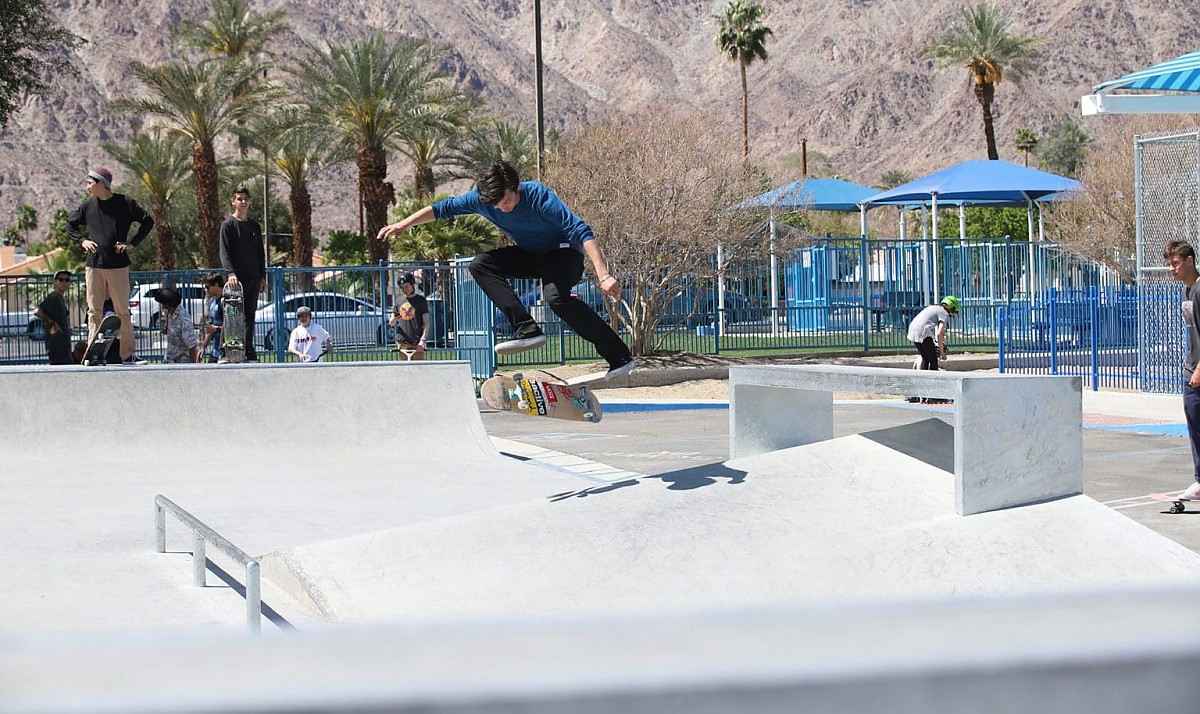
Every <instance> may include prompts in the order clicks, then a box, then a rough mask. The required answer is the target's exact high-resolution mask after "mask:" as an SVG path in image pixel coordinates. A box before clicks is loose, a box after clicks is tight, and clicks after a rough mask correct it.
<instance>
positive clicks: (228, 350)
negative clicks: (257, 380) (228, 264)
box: [221, 283, 246, 362]
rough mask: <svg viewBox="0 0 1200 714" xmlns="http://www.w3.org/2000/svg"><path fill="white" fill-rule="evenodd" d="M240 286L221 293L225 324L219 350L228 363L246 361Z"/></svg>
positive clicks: (226, 288) (243, 315)
mask: <svg viewBox="0 0 1200 714" xmlns="http://www.w3.org/2000/svg"><path fill="white" fill-rule="evenodd" d="M244 304H245V303H244V302H243V301H242V285H241V283H238V284H237V285H236V286H234V287H232V288H231V287H229V286H226V287H225V290H224V292H222V293H221V309H222V310H224V312H225V324H224V325H223V326H222V330H221V349H222V350H224V352H225V359H227V360H229V361H230V362H245V361H246V313H245V312H244V311H243V305H244Z"/></svg>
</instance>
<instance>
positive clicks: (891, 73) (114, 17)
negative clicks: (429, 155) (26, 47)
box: [0, 0, 1200, 235]
mask: <svg viewBox="0 0 1200 714" xmlns="http://www.w3.org/2000/svg"><path fill="white" fill-rule="evenodd" d="M963 1H964V0H823V1H822V2H816V1H814V0H790V1H788V2H782V1H780V0H762V3H763V5H764V6H765V8H766V16H765V22H766V24H767V25H768V26H770V27H771V28H772V29H773V31H774V37H773V38H772V39H771V41H770V42H769V44H768V50H769V52H770V59H769V60H768V61H767V62H765V63H760V64H756V65H754V66H752V67H751V68H750V71H749V84H750V92H751V99H750V102H751V103H750V107H751V127H750V132H751V151H752V154H753V159H754V161H755V162H757V163H761V164H763V165H764V166H766V167H767V168H768V170H769V171H770V172H771V175H772V179H773V180H774V181H775V182H776V183H782V182H784V181H787V180H791V179H794V178H796V177H797V176H798V173H799V168H798V162H796V161H794V157H795V153H796V152H797V151H798V148H799V142H800V140H801V139H802V138H806V139H807V140H808V146H809V147H810V150H812V151H816V152H820V153H821V154H823V155H824V156H825V157H827V159H828V164H829V166H831V167H832V170H834V171H837V172H838V173H840V174H841V175H842V176H843V177H845V178H847V179H850V180H854V181H858V182H860V183H865V184H873V183H876V182H877V181H878V180H879V178H880V176H882V175H883V173H885V172H886V171H888V170H892V169H900V170H904V171H907V172H909V173H910V174H912V175H914V176H917V175H921V174H924V173H927V172H929V171H933V170H937V169H939V168H943V167H945V166H947V165H949V164H951V163H953V162H955V161H959V160H963V159H968V158H983V157H984V156H985V147H984V144H983V132H982V129H981V123H980V116H979V108H978V105H977V104H976V103H975V101H974V99H973V97H972V96H971V94H970V92H969V88H968V85H967V81H966V73H965V70H954V69H951V70H947V71H943V72H935V71H934V68H933V66H932V65H931V63H929V62H925V61H922V60H920V59H918V57H917V53H918V50H919V49H920V48H921V47H923V46H925V45H927V44H929V43H930V42H932V41H933V40H935V39H936V38H938V37H939V36H940V35H942V34H943V33H944V31H945V29H946V28H947V26H948V25H949V23H950V22H951V21H952V19H953V18H954V17H956V16H957V13H958V12H959V8H960V7H961V6H962V3H963ZM724 3H725V0H543V2H542V28H543V32H542V34H543V48H544V49H543V52H544V61H545V68H546V69H545V109H546V116H547V122H548V124H549V125H550V126H553V127H558V128H568V127H572V126H577V125H580V124H582V123H586V122H589V121H595V120H597V119H599V118H602V117H603V116H604V115H605V114H606V113H608V112H612V111H624V110H634V109H637V108H639V107H645V106H648V105H651V104H654V103H666V104H672V105H686V106H691V107H695V108H697V109H701V110H706V111H710V112H712V113H713V114H714V115H715V116H717V117H719V118H720V119H719V122H718V123H717V124H715V125H714V130H719V131H731V132H737V131H739V128H738V124H739V122H740V87H739V79H738V72H737V68H736V66H735V65H734V64H733V63H732V62H730V61H728V60H727V59H725V58H724V57H723V56H721V55H719V54H718V53H717V51H716V49H715V48H714V46H713V37H714V36H715V34H716V30H717V22H716V20H714V19H713V18H712V15H713V14H715V13H717V12H719V11H720V9H721V7H722V6H723V5H724ZM49 4H50V5H51V7H52V10H53V11H54V13H55V15H56V16H57V17H58V18H59V19H60V21H61V22H62V24H63V25H64V26H65V27H66V28H67V29H69V30H71V31H72V32H75V33H76V34H79V35H82V36H84V37H85V38H87V39H88V44H87V45H85V46H84V47H82V48H80V49H79V50H77V51H76V53H75V54H76V60H77V66H78V68H79V70H80V72H81V76H80V78H78V79H65V80H62V81H59V82H58V85H57V86H58V89H59V91H58V93H57V95H56V96H54V97H53V98H51V99H49V100H40V99H34V100H31V101H29V103H28V104H27V105H26V106H25V107H24V109H23V110H22V111H21V112H20V113H18V114H17V115H16V116H15V117H14V119H13V120H12V121H11V122H10V124H9V126H8V127H7V129H6V131H4V132H2V133H0V224H3V225H7V224H9V223H11V222H12V215H13V211H14V209H15V207H16V206H17V205H19V204H21V203H31V204H33V205H34V206H35V207H37V208H38V210H39V213H40V214H41V215H42V216H48V215H49V214H50V213H51V212H52V211H53V210H54V209H55V208H57V207H60V206H73V205H74V204H75V202H76V201H77V197H78V196H79V195H80V191H81V189H82V182H83V176H84V173H85V171H86V168H87V167H88V166H90V165H95V164H107V165H110V166H112V165H113V164H115V162H114V161H113V160H112V159H111V158H109V157H108V156H107V155H106V154H105V153H104V152H103V150H101V149H100V148H99V146H98V142H99V141H102V140H109V141H117V142H120V141H123V140H125V139H126V138H127V137H128V135H129V131H130V118H129V117H126V116H120V115H113V114H111V113H110V112H109V111H108V104H109V102H110V101H111V100H113V99H114V98H117V97H122V96H130V95H134V94H136V93H138V92H139V91H140V90H139V87H138V86H137V83H136V82H134V81H133V80H131V79H130V78H129V77H128V76H127V74H126V73H125V67H126V65H127V63H128V61H129V60H131V59H139V60H142V61H146V62H158V61H163V60H167V59H172V58H175V57H177V56H178V54H179V52H178V50H177V48H176V47H174V46H173V43H172V39H171V34H170V27H171V26H172V25H173V24H174V23H175V22H177V21H178V20H179V19H180V18H183V17H190V18H201V17H203V16H204V14H205V12H206V9H207V3H206V2H204V0H58V1H57V2H55V1H53V0H52V1H51V2H50V3H49ZM253 4H254V5H255V6H256V7H257V8H258V9H260V10H261V9H267V8H274V7H280V6H281V7H284V8H286V10H287V13H288V21H289V23H290V26H291V30H290V33H289V34H288V36H286V37H283V38H281V39H280V40H279V41H278V42H277V43H276V46H275V47H273V48H272V50H273V51H274V52H275V53H276V54H277V55H278V56H279V58H280V59H281V61H284V62H286V61H287V60H288V58H289V57H290V56H294V55H295V54H296V53H299V52H303V51H304V46H303V44H304V41H307V42H313V43H320V42H321V41H323V40H324V39H344V38H349V37H354V36H360V35H362V34H364V33H368V32H374V31H383V32H385V33H389V34H391V35H395V36H399V35H415V36H421V37H428V38H430V39H431V40H433V41H434V42H437V43H441V44H443V45H445V46H447V47H448V48H450V56H449V59H448V60H447V64H446V66H445V69H446V70H447V71H448V72H449V73H451V74H452V76H454V77H455V79H456V80H457V81H458V82H461V83H462V84H464V85H467V86H469V87H471V88H473V89H476V90H478V91H479V92H481V93H482V94H483V96H484V97H486V99H487V101H488V102H489V104H490V105H491V107H492V108H493V110H494V111H495V112H497V113H499V114H504V115H509V116H515V117H523V118H525V119H528V120H532V117H533V76H534V75H533V72H534V67H533V34H534V27H533V0H392V2H388V3H381V2H378V0H255V2H254V3H253ZM999 5H1000V7H1001V8H1002V9H1004V10H1006V11H1008V12H1010V13H1011V14H1012V16H1013V17H1014V18H1015V20H1016V26H1017V29H1018V31H1020V32H1022V33H1024V34H1029V35H1036V36H1040V37H1043V38H1045V39H1046V43H1045V45H1044V46H1043V48H1042V50H1041V52H1040V54H1039V69H1038V72H1037V73H1036V74H1035V75H1034V76H1033V77H1030V78H1029V80H1027V81H1026V82H1025V83H1024V84H1023V85H1022V86H1020V87H1017V86H1015V85H1013V84H1011V83H1009V82H1005V83H1002V84H1001V85H1000V87H999V89H998V91H997V95H996V105H995V112H996V132H997V141H998V142H999V144H1000V152H1001V158H1007V159H1010V160H1019V155H1018V153H1017V152H1016V150H1015V149H1013V147H1012V143H1013V136H1014V133H1015V132H1016V130H1017V129H1018V128H1021V127H1030V128H1033V129H1035V130H1038V131H1041V130H1044V129H1046V128H1048V127H1049V126H1051V125H1052V124H1053V123H1054V122H1055V121H1056V120H1057V118H1058V117H1060V116H1061V115H1063V114H1068V115H1070V116H1072V117H1076V118H1078V113H1079V112H1078V101H1079V97H1080V95H1082V94H1084V93H1086V92H1087V91H1088V89H1089V88H1090V87H1091V86H1092V85H1093V84H1096V83H1099V82H1101V81H1103V80H1107V79H1111V78H1114V77H1117V76H1120V75H1122V74H1125V73H1127V72H1130V71H1133V70H1136V69H1141V68H1143V67H1146V66H1149V65H1150V64H1153V63H1155V62H1160V61H1163V60H1166V59H1170V58H1172V57H1175V56H1178V55H1180V54H1183V53H1185V52H1190V51H1194V50H1196V49H1197V46H1198V45H1200V3H1197V2H1195V0H1059V1H1058V2H1054V3H1045V2H1040V1H1039V0H999ZM1109 120H1111V119H1108V118H1104V119H1089V120H1087V121H1083V124H1084V126H1085V127H1087V126H1088V125H1089V122H1101V121H1109ZM789 156H790V157H791V158H792V159H793V160H787V161H781V157H783V158H787V157H789ZM113 168H114V170H115V171H116V173H117V174H118V182H119V181H120V180H121V177H120V170H119V169H118V167H116V166H113ZM391 173H392V181H393V183H394V184H395V185H397V186H401V185H404V184H406V183H407V182H408V178H407V174H408V167H407V166H406V165H405V162H404V160H403V158H402V157H399V156H396V157H394V158H393V159H392V161H391ZM353 175H354V174H353V172H352V171H351V170H349V169H348V168H341V169H331V170H329V171H327V172H325V174H323V175H322V176H321V177H319V181H318V182H317V190H316V191H315V192H314V195H315V197H316V200H317V203H318V208H317V216H316V220H315V223H316V225H315V227H316V228H317V229H318V231H320V232H321V233H320V234H321V235H323V234H324V230H326V229H328V228H330V227H350V226H352V225H355V224H356V223H357V221H356V220H354V219H353V218H352V216H354V215H355V212H354V209H353V205H354V184H353Z"/></svg>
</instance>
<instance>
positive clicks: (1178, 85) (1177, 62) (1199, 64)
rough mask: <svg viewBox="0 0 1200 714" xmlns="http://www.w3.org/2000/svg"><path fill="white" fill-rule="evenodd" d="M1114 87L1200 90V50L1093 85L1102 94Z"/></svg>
mask: <svg viewBox="0 0 1200 714" xmlns="http://www.w3.org/2000/svg"><path fill="white" fill-rule="evenodd" d="M1114 89H1154V90H1158V91H1165V92H1200V52H1192V53H1189V54H1186V55H1183V56H1182V57H1176V58H1175V59H1173V60H1170V61H1169V62H1163V63H1162V64H1156V65H1154V66H1153V67H1150V68H1148V69H1143V70H1140V71H1138V72H1134V73H1133V74H1127V75H1125V76H1124V77H1121V78H1119V79H1113V80H1109V81H1107V82H1104V83H1102V84H1097V85H1096V86H1094V87H1092V92H1093V93H1094V94H1100V93H1104V92H1110V91H1112V90H1114Z"/></svg>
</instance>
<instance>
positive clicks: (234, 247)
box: [221, 186, 267, 362]
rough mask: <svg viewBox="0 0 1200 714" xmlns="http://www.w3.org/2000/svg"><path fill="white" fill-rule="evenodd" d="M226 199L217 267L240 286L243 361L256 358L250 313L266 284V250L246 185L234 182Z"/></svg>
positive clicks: (255, 306)
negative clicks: (229, 209) (230, 211)
mask: <svg viewBox="0 0 1200 714" xmlns="http://www.w3.org/2000/svg"><path fill="white" fill-rule="evenodd" d="M229 202H230V203H231V204H232V205H233V215H231V216H230V217H229V218H226V219H225V222H224V223H222V224H221V267H222V268H224V269H225V270H226V271H227V272H228V273H229V280H228V283H227V284H228V285H229V286H230V287H233V286H235V285H238V284H239V283H240V284H241V286H242V307H243V311H244V313H245V323H246V330H245V335H246V361H247V362H257V361H258V353H257V352H256V351H255V349H254V313H255V311H257V310H258V293H259V291H261V290H262V289H263V288H265V287H266V282H265V281H264V280H263V278H264V277H265V276H266V274H267V254H266V249H265V247H264V246H263V233H262V227H261V226H260V225H258V221H255V220H254V219H252V218H250V217H249V213H250V189H248V188H246V187H245V186H238V187H237V188H235V189H234V190H233V195H232V196H231V197H230V199H229Z"/></svg>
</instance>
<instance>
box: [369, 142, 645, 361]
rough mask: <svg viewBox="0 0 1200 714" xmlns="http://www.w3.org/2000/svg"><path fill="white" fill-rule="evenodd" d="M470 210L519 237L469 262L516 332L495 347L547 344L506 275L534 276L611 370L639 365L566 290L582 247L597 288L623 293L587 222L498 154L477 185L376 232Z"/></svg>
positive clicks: (384, 235)
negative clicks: (521, 174) (521, 175)
mask: <svg viewBox="0 0 1200 714" xmlns="http://www.w3.org/2000/svg"><path fill="white" fill-rule="evenodd" d="M471 213H474V214H478V215H481V216H483V217H484V218H486V219H488V220H489V221H491V222H492V223H494V224H495V225H496V227H498V228H499V229H500V230H502V231H504V233H505V235H507V236H508V237H509V238H511V239H512V241H513V243H515V244H516V245H507V246H501V247H499V248H493V249H492V250H489V251H487V252H486V253H481V254H479V255H477V256H475V260H473V261H472V262H471V275H472V276H474V278H475V281H476V282H477V283H479V287H480V288H481V289H482V290H483V291H484V292H485V293H487V296H488V297H489V298H491V300H492V302H493V303H495V305H496V307H497V308H499V309H500V312H501V313H503V314H504V316H505V317H506V318H508V321H509V323H511V324H512V327H513V330H514V331H515V332H516V336H515V337H514V338H513V339H511V340H508V341H506V342H501V343H499V344H497V345H496V352H498V353H499V354H515V353H517V352H524V351H525V350H530V349H534V348H536V347H539V346H541V345H543V344H545V342H546V336H545V335H544V334H543V333H542V328H541V327H540V326H539V325H538V324H537V322H536V321H535V320H534V319H533V316H531V315H530V314H529V310H527V309H526V307H525V306H524V305H523V304H521V300H520V298H518V297H517V293H516V291H514V290H513V288H512V285H510V284H509V282H508V280H509V279H510V278H539V279H541V281H542V297H543V299H544V300H545V301H546V304H547V305H549V306H550V309H551V310H553V311H554V312H555V314H557V315H558V316H559V317H561V318H562V319H563V322H565V323H567V325H568V326H570V328H571V329H572V330H574V331H575V332H576V334H578V335H579V336H580V337H582V338H583V339H585V340H587V341H588V342H591V343H592V344H593V345H594V346H595V347H596V351H597V352H599V353H600V356H601V357H603V358H604V359H605V360H606V361H607V362H608V374H607V376H608V377H609V378H611V377H615V376H617V375H619V374H625V373H626V372H629V371H630V370H632V369H633V368H634V367H635V366H636V362H635V361H634V359H633V355H631V354H630V352H629V348H628V347H626V346H625V343H624V342H622V341H621V338H620V337H619V336H617V333H616V332H614V331H613V329H612V328H611V327H609V326H608V323H607V322H605V321H604V319H603V318H602V317H600V316H599V315H597V314H596V313H595V312H594V311H593V310H592V309H591V308H590V307H589V306H588V305H587V303H585V302H583V301H582V300H577V299H575V298H572V297H571V288H573V287H574V286H575V284H576V283H578V282H579V279H580V278H581V277H583V256H584V254H585V253H586V254H587V257H588V259H590V260H591V261H592V267H594V268H595V269H596V274H597V275H598V276H599V281H600V289H601V290H603V291H604V292H605V293H606V294H607V295H609V296H611V297H617V296H618V295H620V294H621V283H620V281H619V280H617V279H616V278H615V277H613V276H612V274H611V273H609V270H608V263H607V262H606V261H605V260H604V254H603V253H602V252H601V251H600V245H599V243H598V242H597V241H596V238H595V236H594V235H593V234H592V229H591V228H590V227H588V224H586V223H584V222H583V221H582V220H581V219H580V218H579V217H577V216H576V215H575V214H573V213H571V210H570V209H569V208H567V206H566V204H564V203H563V202H562V200H560V199H559V198H558V196H557V195H555V193H554V192H553V191H551V190H550V189H549V188H547V187H546V186H543V185H542V184H540V183H538V182H537V181H521V180H520V178H519V177H518V176H517V171H516V169H514V168H513V167H512V166H511V165H509V164H508V163H507V162H504V161H497V162H496V163H494V164H492V165H491V166H488V167H487V168H485V169H484V170H483V171H481V172H479V175H478V177H477V178H476V187H475V188H474V189H472V190H470V191H468V192H467V193H465V194H463V195H461V196H456V197H453V198H447V199H445V200H443V201H438V202H437V203H435V204H433V205H432V206H426V207H425V208H422V209H421V210H419V211H417V212H416V213H413V214H412V215H410V216H408V217H407V218H405V219H404V220H402V221H400V222H399V223H393V224H391V225H389V226H384V227H383V228H382V229H380V231H379V236H378V237H379V240H381V241H382V240H387V239H388V238H391V237H393V236H399V235H403V234H404V232H405V231H407V230H408V229H409V228H412V227H413V226H419V225H421V224H423V223H429V222H431V221H434V220H437V219H441V218H453V217H454V216H462V215H467V214H471Z"/></svg>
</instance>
